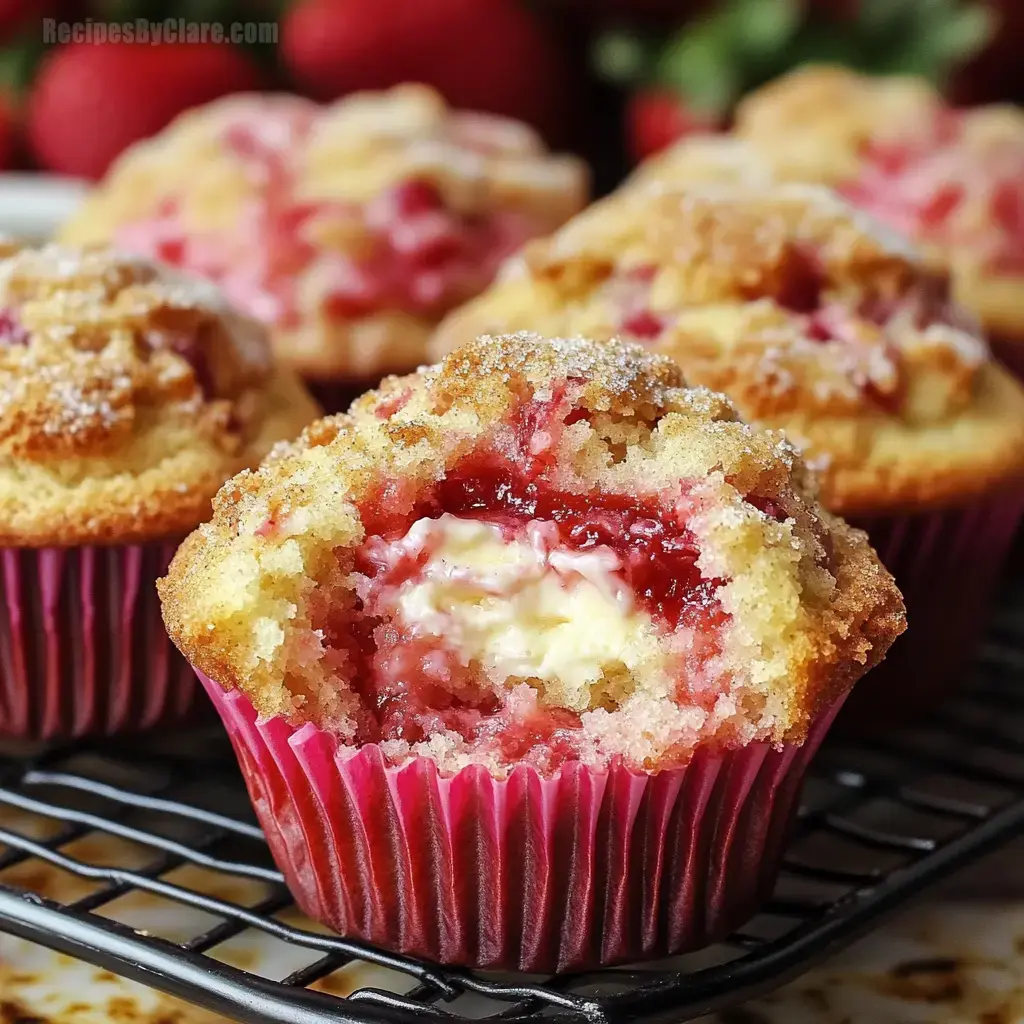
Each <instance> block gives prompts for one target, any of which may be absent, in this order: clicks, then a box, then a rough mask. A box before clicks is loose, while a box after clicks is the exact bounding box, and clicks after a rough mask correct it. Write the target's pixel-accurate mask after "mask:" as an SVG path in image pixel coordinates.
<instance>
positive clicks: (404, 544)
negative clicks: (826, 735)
mask: <svg viewBox="0 0 1024 1024" xmlns="http://www.w3.org/2000/svg"><path fill="white" fill-rule="evenodd" d="M161 589H162V594H163V598H164V604H165V614H166V619H167V623H168V625H169V628H170V631H171V634H172V635H173V636H174V638H175V640H176V641H177V642H178V644H179V645H180V646H181V649H182V650H183V651H184V652H185V653H186V654H187V656H188V657H189V658H190V659H191V660H192V661H193V663H194V664H195V665H196V666H197V667H198V668H199V669H201V670H202V671H203V672H204V673H206V674H207V675H208V676H210V677H212V678H213V679H215V680H217V681H218V682H219V683H221V684H222V685H224V686H225V687H228V688H233V687H238V688H240V689H241V690H242V691H244V692H245V694H246V695H247V696H248V697H249V698H250V699H251V700H252V702H253V703H254V705H255V706H256V707H257V708H258V710H259V712H260V713H261V714H262V715H265V716H273V715H284V716H286V717H287V718H288V719H289V720H291V721H293V722H303V721H312V722H315V723H316V724H318V725H319V726H321V727H325V728H328V729H330V730H332V731H333V732H334V733H335V734H336V735H337V736H338V737H340V739H341V740H342V741H343V742H344V743H346V744H351V745H356V746H358V745H363V744H367V743H377V744H380V745H381V749H382V751H383V753H384V755H385V756H386V758H387V759H388V760H389V761H391V762H392V763H401V762H403V761H404V760H406V759H408V758H409V757H412V756H415V755H425V756H428V757H430V758H432V759H434V760H435V761H436V762H437V763H438V764H439V765H440V766H441V768H442V769H443V770H444V771H457V770H458V769H460V768H462V767H464V766H465V765H467V764H471V763H477V764H483V765H485V766H486V767H487V768H488V769H489V770H490V771H491V772H493V773H494V774H496V775H499V776H500V775H503V774H506V773H507V772H508V771H509V770H510V769H511V768H512V767H514V766H515V765H517V764H520V763H524V762H525V763H529V764H533V765H535V766H536V767H537V768H538V769H539V770H542V771H550V770H552V769H554V768H557V767H558V766H559V765H561V764H562V763H564V762H565V761H566V760H579V761H583V762H585V763H587V764H589V765H594V766H601V765H607V764H608V763H610V761H611V760H612V759H615V758H619V759H622V760H624V761H625V762H626V763H628V764H630V765H633V766H635V767H637V768H643V769H646V770H655V769H658V768H663V767H666V766H671V765H676V764H680V763H684V762H685V761H686V760H688V758H689V757H690V756H691V754H692V751H693V749H694V746H695V745H696V744H698V743H701V742H705V741H714V742H716V743H722V744H725V745H729V744H737V743H740V744H742V743H748V742H752V741H755V740H768V741H770V742H772V743H783V742H787V741H796V742H799V741H800V740H801V739H803V737H804V736H805V735H806V733H807V729H808V726H809V723H810V722H811V720H812V719H813V718H814V716H815V715H816V714H817V713H819V712H820V710H821V709H822V708H824V707H826V706H828V705H830V704H831V703H833V702H834V701H835V699H836V698H837V696H839V695H840V694H841V693H842V692H843V691H845V689H846V688H848V687H849V686H850V685H851V684H852V682H853V681H854V679H855V678H856V677H857V676H859V675H860V674H861V673H862V672H863V671H864V670H865V669H866V668H868V667H869V666H870V665H871V664H873V663H874V662H875V661H877V660H878V658H879V657H880V656H881V654H882V653H883V652H884V650H885V648H886V647H887V646H888V644H889V643H890V642H891V640H892V639H893V637H894V636H895V635H896V634H897V632H899V630H900V629H902V618H901V613H900V601H899V597H898V594H897V592H896V590H895V588H894V587H893V585H892V582H891V580H890V579H889V577H888V576H887V574H886V573H885V572H884V570H883V569H881V567H880V566H879V564H878V562H877V559H876V558H875V556H874V554H873V552H872V551H871V550H870V548H869V547H868V546H867V544H866V542H865V540H864V538H863V537H862V535H860V534H858V533H856V532H853V531H851V530H849V529H848V528H847V527H845V526H844V525H843V524H842V523H841V522H840V521H838V520H836V519H833V518H832V517H830V516H829V515H828V514H827V513H824V512H823V511H821V509H820V508H819V507H818V506H817V504H816V502H815V499H814V497H813V495H812V493H811V491H810V490H809V488H808V484H807V482H806V478H805V475H804V471H803V468H802V466H801V464H800V461H799V459H798V458H797V456H796V455H795V453H794V451H793V449H792V448H791V447H790V446H789V445H788V444H787V443H786V442H785V441H783V440H782V439H781V438H780V437H779V436H777V435H773V434H770V433H759V432H757V431H754V430H752V429H751V428H749V427H747V426H745V425H743V424H741V423H738V422H736V420H735V414H734V412H733V410H732V408H731V406H730V405H729V404H728V402H727V401H725V400H724V399H723V398H721V397H720V396H717V395H714V394H712V393H710V392H707V391H702V390H696V391H690V390H686V389H685V388H683V387H682V386H681V380H680V377H679V375H678V372H677V371H676V370H675V369H674V368H673V367H672V364H671V363H669V362H668V361H667V360H665V359H663V358H660V357H656V356H652V355H648V354H646V353H644V352H643V350H642V349H640V348H639V347H637V346H631V345H624V344H619V343H613V342H604V343H585V342H582V341H557V342H542V341H540V340H539V339H537V338H534V337H530V336H525V335H524V336H518V337H511V338H504V339H498V340H480V341H478V342H475V343H473V344H471V345H470V346H468V347H467V348H466V349H464V350H462V351H461V352H458V353H455V354H453V355H452V356H450V357H449V358H448V359H447V360H446V361H445V362H444V363H443V364H441V366H439V367H437V368H434V369H431V370H427V371H424V372H422V373H420V374H419V375H417V376H414V377H410V378H393V379H391V380H389V381H388V382H387V383H386V384H385V386H384V387H383V388H382V389H381V390H380V391H379V392H371V393H370V394H369V395H367V396H365V397H364V398H363V399H362V400H361V402H360V403H358V404H357V408H356V411H355V414H354V417H353V418H351V419H347V418H341V417H338V418H334V419H329V420H326V421H323V422H322V423H321V424H319V425H317V426H315V427H313V428H311V429H310V430H309V431H307V432H306V434H305V435H304V437H303V439H302V440H301V441H300V442H299V443H298V444H297V445H295V446H292V447H290V448H285V449H283V450H281V451H279V452H278V453H277V454H276V455H275V456H274V457H273V458H272V459H271V460H270V461H268V462H267V463H266V464H265V465H264V466H263V467H262V468H261V469H260V470H259V471H258V472H256V473H253V474H243V475H241V476H239V477H236V479H235V480H234V481H233V482H232V483H231V484H230V485H228V486H227V487H226V488H225V489H224V490H223V491H222V492H221V494H220V496H219V498H218V500H217V503H216V513H215V516H214V519H213V521H212V523H210V524H208V525H207V526H204V527H202V528H201V529H200V530H199V531H197V532H196V533H195V534H193V536H192V537H191V538H190V539H189V540H188V541H187V542H186V544H185V545H184V547H183V548H182V550H181V551H180V553H179V555H178V556H177V558H176V559H175V562H174V564H173V566H172V568H171V571H170V573H169V575H168V577H167V579H166V580H165V581H164V582H163V583H162V586H161Z"/></svg>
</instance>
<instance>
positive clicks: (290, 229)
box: [62, 86, 587, 409]
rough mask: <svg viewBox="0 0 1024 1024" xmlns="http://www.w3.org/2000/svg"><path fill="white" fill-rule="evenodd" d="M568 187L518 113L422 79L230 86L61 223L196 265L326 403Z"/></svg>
mask: <svg viewBox="0 0 1024 1024" xmlns="http://www.w3.org/2000/svg"><path fill="white" fill-rule="evenodd" d="M586 192H587V186H586V175H585V172H584V169H583V166H582V164H581V163H579V162H578V161H577V160H575V159H573V158H570V157H563V156H553V155H551V154H550V153H548V152H547V151H546V150H545V149H544V146H543V144H542V143H541V141H540V139H539V137H538V136H537V135H536V134H535V133H534V132H533V130H532V129H530V128H528V127H527V126H525V125H523V124H520V123H518V122H515V121H510V120H506V119H504V118H500V117H496V116H493V115H487V114H476V113H468V112H462V111H454V110H450V109H448V108H447V107H446V106H445V104H444V102H443V101H442V100H441V98H440V97H439V96H438V95H437V94H436V93H434V92H433V91H431V90H430V89H427V88H425V87H423V86H400V87H397V88H394V89H391V90H390V91H388V92H382V93H360V94H357V95H354V96H349V97H347V98H345V99H343V100H340V101H338V102H336V103H334V104H332V105H330V106H317V105H316V104H314V103H312V102H311V101H309V100H304V99H300V98H299V97H295V96H280V95H277V96H275V95H265V96H257V95H243V96H234V97H231V98H228V99H225V100H221V101H218V102H216V103H213V104H211V105H209V106H206V107H201V108H199V109H197V110H193V111H190V112H188V113H186V114H183V115H182V116H181V117H179V118H178V119H177V120H176V121H175V122H174V123H173V124H172V125H171V126H170V127H169V128H167V129H166V130H165V131H164V132H162V133H161V134H159V135H157V136H156V137H155V138H153V139H150V140H147V141H145V142H142V143H139V144H138V145H136V146H134V147H132V148H131V149H130V150H129V151H128V152H127V153H126V154H125V155H124V156H122V157H121V158H120V159H119V160H118V161H117V163H116V164H115V165H114V167H113V168H112V169H111V171H110V172H109V174H108V175H107V177H106V180H105V181H104V182H103V183H101V185H100V186H99V188H98V190H97V191H96V192H95V193H94V195H93V196H92V197H91V198H90V199H89V200H87V201H86V203H85V204H84V206H83V207H82V209H81V210H80V211H79V213H78V214H77V215H76V216H75V217H74V218H73V219H72V220H71V222H70V223H68V224H67V225H66V226H65V228H64V230H63V233H62V237H63V239H64V240H65V241H70V242H75V243H81V242H97V241H101V242H109V243H113V244H116V245H117V246H118V247H119V248H121V249H125V250H127V251H130V252H137V253H142V254H144V255H147V256H152V257H155V258H158V259H160V260H163V261H165V262H168V263H171V264H173V265H176V266H179V267H183V268H185V269H187V270H189V271H192V272H194V273H197V274H200V275H202V276H204V277H207V278H210V279H212V280H213V281H215V282H216V283H217V284H218V285H219V286H220V287H221V288H222V289H223V291H224V293H225V294H226V295H227V297H228V299H229V300H230V301H231V302H233V303H234V305H235V306H236V307H237V308H238V309H240V310H242V311H243V312H245V313H248V314H249V315H251V316H253V317H256V318H257V319H259V320H262V321H263V322H264V323H266V324H268V325H269V326H270V327H271V329H272V340H273V342H274V345H275V349H276V351H277V353H278V356H279V358H280V359H281V360H282V361H284V362H286V363H288V364H289V365H290V366H292V367H293V368H295V369H297V370H298V371H299V372H300V373H301V374H302V375H303V376H304V377H306V379H307V380H308V381H309V383H310V385H311V386H312V387H313V389H314V391H315V392H316V393H317V395H318V397H320V398H321V400H322V402H323V404H324V405H325V406H326V407H328V408H329V409H330V408H341V407H342V406H345V405H347V404H348V401H350V400H351V398H352V397H353V396H354V395H355V394H357V393H358V392H359V391H361V390H363V387H365V382H366V381H373V382H376V381H377V380H379V379H380V377H381V376H382V375H384V374H386V373H390V372H395V371H405V370H410V369H413V368H415V367H416V366H417V365H418V364H420V363H421V362H423V361H424V354H425V351H426V343H427V339H428V338H429V336H430V333H431V331H432V329H433V327H434V326H435V324H436V323H437V321H438V320H439V319H440V318H441V317H442V316H443V315H444V314H445V313H446V312H448V311H449V310H450V309H452V308H453V307H454V306H457V305H459V304H460V303H462V302H464V301H466V300H467V299H469V298H471V297H472V296H473V295H475V294H476V293H477V292H479V291H481V290H482V289H483V288H484V287H485V286H486V285H487V284H489V283H490V280H491V277H492V276H493V274H494V272H495V270H496V269H497V267H498V265H499V263H500V262H501V261H502V260H503V259H504V258H505V257H506V256H508V255H509V253H511V252H513V251H514V250H515V249H517V248H518V247H519V246H520V245H521V244H522V243H523V242H524V241H526V240H527V239H528V238H531V237H533V236H536V235H539V234H544V233H546V232H548V231H550V230H552V229H553V228H555V227H557V226H558V225H559V224H561V223H562V221H564V220H565V219H566V218H567V217H569V216H570V215H571V214H572V213H574V212H576V211H577V210H578V209H579V208H580V207H581V206H582V205H583V204H584V203H585V201H586ZM360 382H363V387H359V386H358V385H359V384H360Z"/></svg>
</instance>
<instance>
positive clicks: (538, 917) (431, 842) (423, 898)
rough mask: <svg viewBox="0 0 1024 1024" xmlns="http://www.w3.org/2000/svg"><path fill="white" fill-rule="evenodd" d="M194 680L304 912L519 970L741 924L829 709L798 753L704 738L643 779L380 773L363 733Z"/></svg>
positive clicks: (421, 761) (705, 939)
mask: <svg viewBox="0 0 1024 1024" xmlns="http://www.w3.org/2000/svg"><path fill="white" fill-rule="evenodd" d="M200 679H202V681H203V685H204V686H205V687H206V690H207V692H208V693H209V695H210V697H211V699H212V700H213V702H214V704H215V705H216V707H217V710H218V711H219V712H220V715H221V717H222V719H223V721H224V724H225V726H226V727H227V730H228V734H229V735H230V737H231V741H232V743H233V744H234V747H235V752H236V753H237V755H238V759H239V762H240V764H241V767H242V772H243V775H244V776H245V778H246V782H247V784H248V787H249V793H250V796H251V797H252V800H253V803H254V805H255V808H256V812H257V815H258V817H259V820H260V822H261V824H262V826H263V829H264V831H265V833H266V836H267V840H268V842H269V844H270V848H271V850H272V852H273V854H274V858H275V860H276V861H277V864H278V866H279V867H280V868H281V870H282V872H283V873H284V875H285V878H286V880H287V882H288V885H289V887H290V888H291V890H292V893H293V895H294V896H295V899H296V901H297V902H298V904H299V906H300V907H301V908H302V910H303V911H304V912H305V913H306V914H308V915H309V916H310V917H312V918H314V919H316V920H318V921H321V922H323V923H324V924H327V925H329V926H330V927H331V928H333V929H334V930H335V931H337V932H339V933H341V934H343V935H346V936H349V937H353V938H358V939H362V940H365V941H366V942H369V943H373V944H374V945H378V946H383V947H385V948H388V949H391V950H397V951H400V952H403V953H408V954H412V955H415V956H420V957H425V958H427V959H429V960H434V961H438V962H441V963H447V964H459V965H464V966H470V967H482V968H501V969H508V970H520V971H531V972H561V971H572V970H582V969H587V968H591V967H597V966H602V965H608V964H615V963H623V962H629V961H635V960H641V959H645V958H650V957H661V956H666V955H669V954H672V953H676V952H680V951H683V950H687V949H693V948H696V947H698V946H702V945H706V944H707V943H709V942H712V941H714V940H716V939H717V938H720V937H722V936H724V935H726V934H727V933H728V932H730V931H731V930H733V929H735V928H736V927H737V926H738V925H739V924H741V923H742V922H743V921H744V920H746V919H747V918H748V917H749V916H750V915H751V914H752V913H753V912H754V910H755V909H756V907H757V906H758V904H759V902H760V901H761V900H762V899H763V898H764V897H765V896H766V895H767V894H768V893H769V892H770V890H771V888H772V885H773V883H774V880H775V877H776V875H777V873H778V867H779V863H780V860H781V856H782V851H783V847H784V844H785V840H786V837H787V833H788V828H789V825H790V822H791V821H792V818H793V813H794V811H795V809H796V806H797V800H798V796H799V792H800V784H801V781H802V779H803V775H804V771H805V769H806V766H807V762H808V761H809V759H810V757H811V755H812V754H813V753H814V751H815V750H816V749H817V747H818V745H819V743H820V742H821V739H822V737H823V736H824V734H825V732H826V730H827V728H828V725H829V723H830V721H831V719H832V717H833V715H834V713H835V710H837V708H833V709H831V710H830V711H829V713H827V714H824V715H822V716H820V718H819V719H818V721H817V722H816V723H815V724H814V726H813V728H812V730H811V734H810V736H809V737H808V739H807V740H806V742H805V743H803V744H802V745H797V744H789V745H786V746H784V747H782V748H781V749H772V748H771V747H770V746H769V745H767V744H763V743H758V744H751V745H749V746H747V747H744V748H740V749H736V750H722V751H713V750H710V749H701V750H698V751H697V753H696V754H695V756H694V758H693V759H692V761H691V762H690V763H689V764H687V765H686V766H685V767H681V768H675V769H670V770H666V771H662V772H658V773H655V774H645V773H642V772H637V771H633V770H631V769H628V768H625V767H623V766H622V765H617V766H613V767H611V768H609V769H607V770H602V771H597V770H593V769H589V768H586V767H584V766H583V765H581V764H579V763H568V764H566V765H564V766H563V767H562V768H561V770H560V771H559V772H558V773H557V774H555V775H553V776H552V777H550V778H544V777H542V776H541V775H539V774H538V773H537V772H536V770H535V769H533V768H531V767H528V766H525V765H520V766H519V767H517V768H515V769H514V770H513V771H512V773H511V774H510V775H509V776H508V778H506V779H495V778H494V777H493V776H491V775H490V773H488V772H487V771H486V769H484V768H483V767H481V766H470V767H468V768H465V769H463V770H462V771H460V772H458V773H456V774H455V775H453V776H451V777H445V776H443V775H442V774H441V773H440V772H439V771H438V768H437V765H436V764H435V762H433V761H432V760H430V759H428V758H423V757H421V758H416V759H414V760H412V761H411V762H408V763H406V764H403V765H401V766H399V767H396V766H393V765H389V764H388V763H387V762H386V761H385V759H384V757H383V755H382V753H381V751H380V748H379V747H378V746H377V745H375V744H371V745H367V746H365V747H362V748H358V749H353V748H347V747H343V746H341V745H340V744H339V743H338V742H337V740H336V739H335V738H334V737H333V736H332V735H331V734H330V733H327V732H325V731H324V730H321V729H318V728H316V727H315V726H313V725H309V724H307V725H304V726H302V727H300V728H293V727H291V726H289V725H288V723H287V722H286V721H285V720H284V719H281V718H274V719H269V720H260V719H259V718H258V716H257V714H256V711H255V710H254V708H253V706H252V704H251V703H250V702H249V700H248V699H247V698H246V697H244V696H243V695H242V694H240V693H239V692H237V691H234V692H231V693H225V692H224V691H223V690H222V689H221V688H220V687H219V686H218V685H217V684H216V683H213V682H211V681H210V680H209V679H207V678H205V677H204V676H202V675H200ZM837 707H838V706H837Z"/></svg>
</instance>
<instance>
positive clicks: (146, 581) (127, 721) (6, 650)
mask: <svg viewBox="0 0 1024 1024" xmlns="http://www.w3.org/2000/svg"><path fill="white" fill-rule="evenodd" d="M176 547H177V545H176V544H174V543H158V544H142V545H125V546H116V547H70V548H0V570H2V571H0V737H3V738H17V739H33V740H53V739H70V738H75V737H81V736H106V735H111V734H114V733H120V732H133V731H138V730H143V729H152V728H157V727H162V726H172V725H177V724H181V723H184V722H187V721H191V720H192V719H193V718H194V717H195V716H196V713H197V712H200V711H202V710H203V704H204V703H205V702H204V701H202V699H201V697H200V694H201V691H200V688H199V686H198V684H197V683H196V680H195V677H194V674H193V673H192V671H191V669H190V668H189V666H188V664H187V662H186V661H185V660H184V659H183V658H182V657H181V655H180V654H178V652H177V651H176V650H175V649H174V647H173V645H172V644H171V642H170V640H169V639H168V637H167V634H166V633H165V632H164V626H163V622H162V620H161V618H160V604H159V600H158V598H157V593H156V587H155V583H156V580H157V577H159V576H161V575H163V573H164V572H165V570H166V568H167V565H168V563H169V562H170V560H171V557H172V556H173V554H174V551H175V548H176Z"/></svg>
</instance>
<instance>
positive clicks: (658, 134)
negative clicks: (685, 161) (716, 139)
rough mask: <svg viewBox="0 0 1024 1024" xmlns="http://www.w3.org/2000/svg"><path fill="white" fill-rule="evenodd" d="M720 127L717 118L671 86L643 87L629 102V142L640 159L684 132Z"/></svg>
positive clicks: (704, 130)
mask: <svg viewBox="0 0 1024 1024" xmlns="http://www.w3.org/2000/svg"><path fill="white" fill-rule="evenodd" d="M720 127H721V123H720V122H719V120H718V119H716V118H714V117H711V116H709V115H706V114H700V113H698V112H696V111H693V110H691V109H690V108H689V107H687V105H686V102H685V100H684V99H683V98H682V97H681V96H680V95H679V94H678V93H675V92H670V91H668V90H663V89H642V90H640V91H639V92H635V93H633V95H632V96H630V97H629V99H628V101H627V103H626V143H627V145H628V146H629V154H630V156H631V157H632V158H633V160H634V161H637V162H639V161H640V160H644V159H646V158H647V157H649V156H651V155H652V154H653V153H657V152H658V151H659V150H662V149H665V147H666V146H669V145H671V144H672V143H673V142H675V141H676V140H677V139H681V138H682V137H683V136H684V135H692V134H694V133H699V132H709V131H715V130H716V129H718V128H720Z"/></svg>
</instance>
